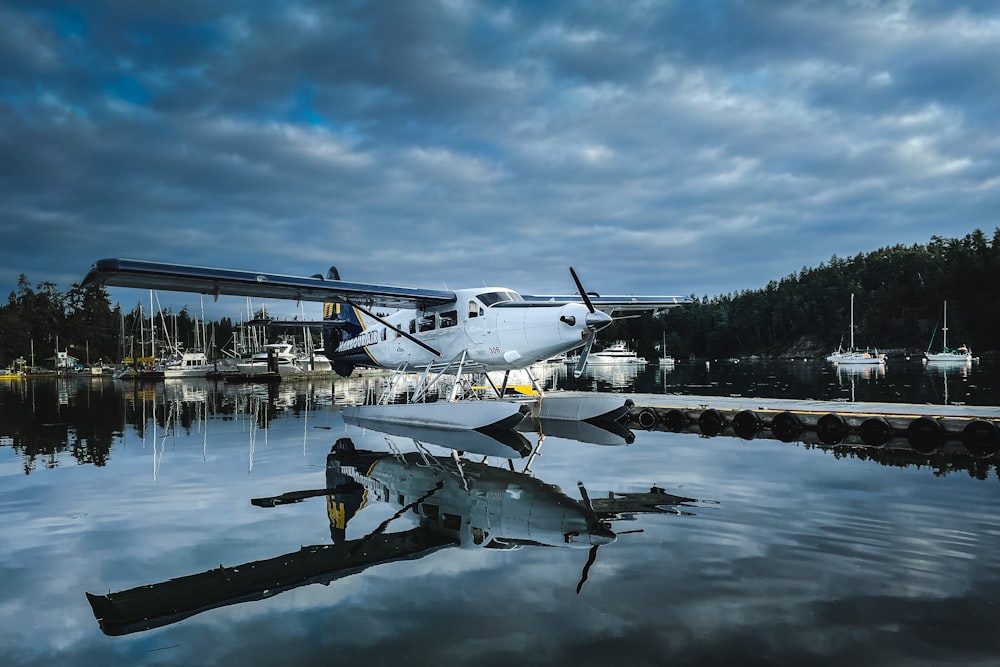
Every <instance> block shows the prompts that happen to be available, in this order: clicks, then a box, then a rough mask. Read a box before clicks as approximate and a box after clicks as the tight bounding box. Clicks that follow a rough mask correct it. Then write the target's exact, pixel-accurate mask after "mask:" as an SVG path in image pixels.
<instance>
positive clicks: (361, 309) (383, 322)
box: [344, 299, 441, 357]
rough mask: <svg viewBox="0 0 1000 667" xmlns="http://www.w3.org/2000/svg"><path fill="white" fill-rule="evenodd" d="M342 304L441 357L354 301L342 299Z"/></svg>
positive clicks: (417, 339)
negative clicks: (355, 309)
mask: <svg viewBox="0 0 1000 667" xmlns="http://www.w3.org/2000/svg"><path fill="white" fill-rule="evenodd" d="M344 303H346V304H347V305H348V306H351V307H352V308H357V309H358V310H360V311H361V312H362V313H364V314H365V315H367V316H368V317H371V318H373V319H375V320H377V321H378V322H379V323H381V324H384V325H385V326H387V327H389V328H390V329H392V330H393V331H395V332H396V333H398V334H399V335H400V336H402V337H403V338H405V339H407V340H409V341H412V342H414V343H416V344H417V345H419V346H420V347H422V348H424V349H425V350H427V351H428V352H430V353H431V354H436V355H437V356H439V357H440V356H441V353H440V352H438V351H437V350H435V349H434V348H433V347H431V346H430V345H428V344H427V343H425V342H424V341H422V340H420V339H419V338H417V337H416V336H414V335H413V334H410V333H408V332H406V331H403V330H402V329H400V328H399V327H397V326H394V325H392V324H390V323H388V322H386V321H385V320H384V319H382V318H381V317H379V316H378V315H376V314H375V313H373V312H372V311H370V310H368V309H367V308H365V307H364V306H359V305H358V304H357V303H355V302H354V301H351V300H350V299H344Z"/></svg>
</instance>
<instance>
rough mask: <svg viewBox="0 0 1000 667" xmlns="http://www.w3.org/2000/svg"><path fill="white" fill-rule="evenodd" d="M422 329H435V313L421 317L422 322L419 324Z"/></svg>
mask: <svg viewBox="0 0 1000 667" xmlns="http://www.w3.org/2000/svg"><path fill="white" fill-rule="evenodd" d="M418 328H419V329H420V331H433V330H434V315H433V314H430V315H424V316H423V317H421V318H420V324H419V326H418Z"/></svg>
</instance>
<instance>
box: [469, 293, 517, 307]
mask: <svg viewBox="0 0 1000 667" xmlns="http://www.w3.org/2000/svg"><path fill="white" fill-rule="evenodd" d="M479 300H480V301H482V302H483V305H484V306H486V307H487V308H488V307H490V306H492V305H493V304H495V303H504V302H506V301H520V300H521V299H520V297H519V296H518V295H517V294H515V293H514V292H508V291H506V290H505V291H501V292H483V293H482V294H480V295H479Z"/></svg>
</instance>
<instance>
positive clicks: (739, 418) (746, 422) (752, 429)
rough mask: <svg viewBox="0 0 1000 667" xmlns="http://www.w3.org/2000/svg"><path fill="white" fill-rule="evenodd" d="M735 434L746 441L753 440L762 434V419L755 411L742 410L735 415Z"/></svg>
mask: <svg viewBox="0 0 1000 667" xmlns="http://www.w3.org/2000/svg"><path fill="white" fill-rule="evenodd" d="M732 423H733V432H734V433H735V434H736V435H738V436H740V437H741V438H743V439H744V440H753V439H754V438H756V437H757V434H758V433H760V429H761V421H760V417H758V416H757V413H756V412H754V411H753V410H741V411H740V412H737V413H736V414H735V415H733V422H732Z"/></svg>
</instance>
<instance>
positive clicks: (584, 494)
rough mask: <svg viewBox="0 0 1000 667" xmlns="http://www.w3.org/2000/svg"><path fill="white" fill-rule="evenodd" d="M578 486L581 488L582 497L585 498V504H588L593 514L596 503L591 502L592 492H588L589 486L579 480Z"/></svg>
mask: <svg viewBox="0 0 1000 667" xmlns="http://www.w3.org/2000/svg"><path fill="white" fill-rule="evenodd" d="M576 487H577V488H578V489H580V497H581V498H583V504H584V505H586V506H587V509H588V510H590V513H591V514H594V504H593V503H592V502H590V494H589V493H587V487H585V486H584V485H583V482H577V483H576Z"/></svg>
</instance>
